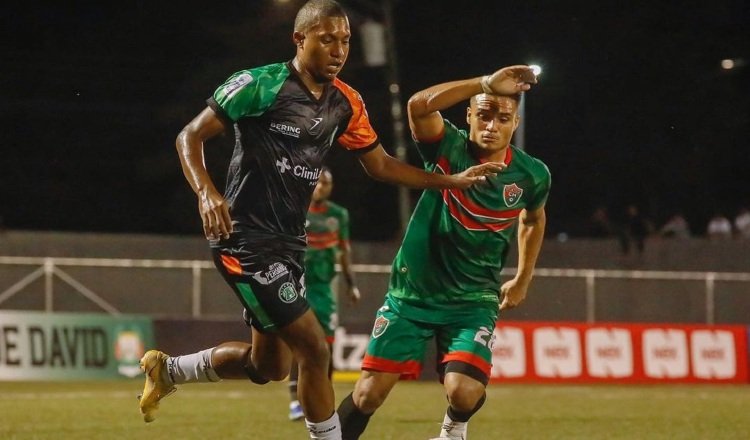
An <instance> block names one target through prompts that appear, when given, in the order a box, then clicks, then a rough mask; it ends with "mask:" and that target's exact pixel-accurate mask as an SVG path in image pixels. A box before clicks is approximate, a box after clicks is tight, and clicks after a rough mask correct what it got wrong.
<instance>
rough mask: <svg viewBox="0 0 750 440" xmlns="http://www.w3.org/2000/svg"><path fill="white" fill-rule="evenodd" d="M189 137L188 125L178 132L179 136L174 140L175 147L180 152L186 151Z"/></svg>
mask: <svg viewBox="0 0 750 440" xmlns="http://www.w3.org/2000/svg"><path fill="white" fill-rule="evenodd" d="M187 137H188V127H185V128H183V129H182V130H181V131H180V132H179V133H177V138H176V139H175V141H174V145H175V148H177V151H178V152H182V151H185V146H186V145H187Z"/></svg>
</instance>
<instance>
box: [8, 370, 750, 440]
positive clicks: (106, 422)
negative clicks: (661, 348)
mask: <svg viewBox="0 0 750 440" xmlns="http://www.w3.org/2000/svg"><path fill="white" fill-rule="evenodd" d="M140 388H141V381H117V382H68V383H40V382H34V383H27V382H23V383H20V382H0V439H3V440H21V439H23V440H26V439H40V440H41V439H55V440H68V439H76V440H85V439H127V440H133V439H168V438H173V439H216V440H230V439H243V440H244V439H263V440H275V439H279V440H287V439H306V438H308V437H307V433H306V431H305V429H304V426H303V424H302V423H301V422H289V421H288V420H287V419H286V417H287V408H288V398H287V392H286V386H285V384H284V383H275V384H269V385H266V386H263V387H260V386H257V385H252V384H249V383H244V382H222V383H219V384H200V385H187V386H183V387H181V388H180V390H179V391H178V392H177V393H176V394H174V395H173V396H171V397H169V398H168V399H166V400H165V401H163V403H162V407H161V410H160V412H159V417H158V418H157V420H156V421H155V422H153V423H151V424H148V425H147V424H144V423H143V422H142V421H141V417H140V414H139V413H138V409H137V401H136V395H137V394H138V392H139V390H140ZM351 388H352V384H350V383H341V384H337V385H336V393H337V394H336V395H337V399H341V398H342V397H343V396H344V395H345V394H347V393H348V392H349V391H350V390H351ZM445 405H446V403H445V399H444V397H443V394H442V391H441V388H440V386H439V385H438V384H436V383H427V382H403V383H400V384H398V385H397V386H396V388H395V389H394V391H393V393H392V394H391V396H390V397H389V399H388V401H387V402H386V404H385V405H384V406H383V408H381V410H380V411H379V412H378V413H377V415H376V416H374V417H373V419H372V420H371V422H370V426H369V429H368V431H367V433H366V434H365V435H364V436H363V440H365V439H371V440H388V439H392V440H426V439H428V438H431V437H434V436H436V435H437V434H438V433H439V423H440V422H441V421H442V419H443V413H444V411H445ZM469 438H470V439H471V440H483V439H493V440H494V439H629V440H632V439H683V440H684V439H712V440H713V439H733V440H734V439H750V387H749V386H709V385H704V386H570V385H560V386H529V385H503V386H500V385H491V386H490V388H489V389H488V399H487V403H486V404H485V406H484V408H482V410H481V411H480V412H479V413H478V414H477V415H476V416H475V417H474V418H473V419H472V421H471V423H470V428H469Z"/></svg>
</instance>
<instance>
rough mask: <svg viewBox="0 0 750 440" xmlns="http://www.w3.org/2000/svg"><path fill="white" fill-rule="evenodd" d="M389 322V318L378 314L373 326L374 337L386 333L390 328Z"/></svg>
mask: <svg viewBox="0 0 750 440" xmlns="http://www.w3.org/2000/svg"><path fill="white" fill-rule="evenodd" d="M389 322H390V321H388V318H384V317H382V316H378V319H376V320H375V325H374V326H373V327H372V337H373V338H377V337H379V336H380V335H382V334H383V333H385V329H386V328H388V323H389Z"/></svg>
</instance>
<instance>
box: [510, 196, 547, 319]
mask: <svg viewBox="0 0 750 440" xmlns="http://www.w3.org/2000/svg"><path fill="white" fill-rule="evenodd" d="M546 223H547V217H546V214H545V212H544V206H541V207H539V208H537V209H536V210H534V211H527V210H525V209H524V210H523V211H521V216H520V218H519V225H518V272H517V273H516V276H515V278H513V279H512V280H509V281H508V282H506V283H505V284H503V286H502V287H501V288H500V292H501V294H503V302H502V304H500V310H503V309H508V308H513V307H515V306H517V305H518V304H519V303H521V302H522V301H523V300H524V299H525V298H526V292H527V291H528V288H529V284H531V278H532V276H533V273H534V266H536V260H537V258H538V257H539V251H540V250H541V248H542V242H543V240H544V228H545V225H546Z"/></svg>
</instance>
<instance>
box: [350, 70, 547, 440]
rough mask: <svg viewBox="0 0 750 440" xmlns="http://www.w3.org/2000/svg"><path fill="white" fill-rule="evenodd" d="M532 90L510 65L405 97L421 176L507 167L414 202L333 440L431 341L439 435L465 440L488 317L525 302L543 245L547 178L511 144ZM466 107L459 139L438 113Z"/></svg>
mask: <svg viewBox="0 0 750 440" xmlns="http://www.w3.org/2000/svg"><path fill="white" fill-rule="evenodd" d="M535 82H536V77H535V75H534V74H533V72H532V71H531V69H530V68H528V67H526V66H512V67H507V68H504V69H500V70H498V71H497V72H495V73H494V74H492V75H488V76H486V77H482V78H473V79H468V80H464V81H454V82H449V83H444V84H439V85H436V86H433V87H430V88H428V89H426V90H423V91H421V92H419V93H417V94H415V95H414V96H413V97H412V98H411V99H410V100H409V107H408V110H409V125H410V127H411V130H412V135H413V138H414V139H415V141H416V143H417V148H418V149H419V152H420V154H421V156H422V159H423V161H424V165H425V169H426V170H428V171H431V172H434V173H437V174H449V173H454V172H459V171H461V170H464V169H466V168H467V167H470V166H473V165H475V164H477V163H482V162H485V161H500V162H503V163H504V164H505V166H506V168H505V169H504V170H503V171H502V172H501V173H499V174H498V175H496V176H493V177H488V178H487V182H485V183H483V184H481V185H476V186H474V187H472V188H468V189H465V190H456V189H445V190H426V191H425V192H424V193H423V194H422V197H421V198H420V200H419V202H418V204H417V207H416V209H415V211H414V214H413V215H412V218H411V220H410V222H409V225H408V227H407V230H406V235H405V237H404V239H403V242H402V244H401V248H400V249H399V251H398V253H397V255H396V258H395V259H394V261H393V267H392V270H391V279H390V284H389V287H388V293H387V295H386V298H385V304H384V305H383V306H382V307H381V308H380V309H379V310H378V312H377V316H376V319H375V324H374V327H373V330H372V335H371V338H370V343H369V345H368V348H367V354H366V355H365V358H364V361H363V363H362V370H363V371H362V373H361V376H360V378H359V380H358V381H357V384H356V386H355V389H354V392H353V393H352V394H350V395H349V396H348V397H347V398H345V399H344V401H343V402H342V403H341V405H340V406H339V409H338V412H339V416H340V417H341V423H342V434H343V435H342V438H343V439H344V440H355V439H358V438H359V436H360V434H361V433H362V432H363V431H364V429H365V427H366V426H367V422H368V421H369V418H370V416H371V415H372V414H373V413H374V412H375V410H376V409H377V408H378V407H380V405H382V404H383V401H384V400H385V398H386V397H387V396H388V393H389V392H390V390H391V389H392V388H393V386H394V385H395V384H396V382H397V381H398V380H399V378H415V377H417V376H418V375H419V374H420V372H421V369H422V360H423V357H424V353H425V346H426V344H427V343H428V342H429V341H430V340H431V339H433V338H435V339H436V342H437V347H438V357H439V358H438V371H439V373H440V378H441V382H442V383H443V384H444V386H445V390H446V394H447V397H448V402H449V406H448V409H447V412H446V415H445V419H444V422H443V426H442V429H441V432H440V436H439V437H438V438H440V439H461V440H463V439H465V438H466V428H467V422H468V420H469V418H470V417H471V416H472V415H473V414H474V413H475V412H476V411H478V410H479V408H480V407H481V406H482V404H483V403H484V399H485V387H486V385H487V383H488V381H489V375H490V369H491V360H492V341H493V331H494V328H495V321H496V319H497V316H498V310H502V309H505V308H509V307H514V306H516V305H517V304H519V303H520V302H521V301H522V300H523V299H524V298H525V296H526V292H527V289H528V287H529V283H530V281H531V277H532V272H533V269H534V265H535V264H536V260H537V256H538V255H539V251H540V248H541V245H542V239H543V236H544V226H545V213H544V205H545V202H546V200H547V195H548V192H549V188H550V173H549V170H548V169H547V167H546V166H545V165H544V164H543V163H542V162H541V161H540V160H538V159H535V158H533V157H531V156H529V155H528V154H526V153H525V152H524V151H521V150H519V149H517V148H515V147H513V146H512V145H510V140H511V137H512V135H513V132H514V131H515V129H516V127H517V126H518V122H519V117H518V102H519V98H520V92H522V91H525V90H528V89H529V88H530V86H531V84H532V83H535ZM467 99H469V100H470V105H469V108H468V109H467V115H466V120H467V122H468V123H469V127H470V128H469V132H468V133H467V132H466V131H465V130H460V129H458V128H456V126H455V125H453V124H452V123H450V122H449V121H447V120H444V119H443V117H442V116H441V114H440V112H439V111H440V110H443V109H445V108H448V107H450V106H453V105H455V104H457V103H459V102H461V101H465V100H467ZM516 228H517V231H516ZM516 239H517V241H518V250H519V261H518V273H517V274H516V276H515V277H514V278H513V279H511V280H509V281H507V282H505V283H504V284H503V283H501V279H500V272H501V270H502V268H503V266H504V263H505V258H506V256H507V254H508V249H509V247H510V246H511V242H512V241H514V240H516ZM501 296H502V298H503V299H502V302H501V301H500V297H501Z"/></svg>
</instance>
